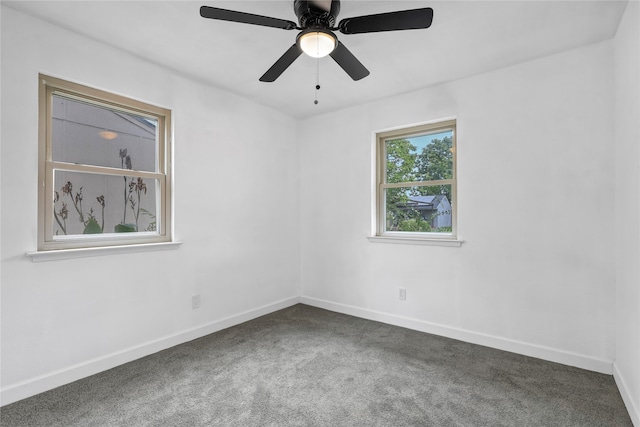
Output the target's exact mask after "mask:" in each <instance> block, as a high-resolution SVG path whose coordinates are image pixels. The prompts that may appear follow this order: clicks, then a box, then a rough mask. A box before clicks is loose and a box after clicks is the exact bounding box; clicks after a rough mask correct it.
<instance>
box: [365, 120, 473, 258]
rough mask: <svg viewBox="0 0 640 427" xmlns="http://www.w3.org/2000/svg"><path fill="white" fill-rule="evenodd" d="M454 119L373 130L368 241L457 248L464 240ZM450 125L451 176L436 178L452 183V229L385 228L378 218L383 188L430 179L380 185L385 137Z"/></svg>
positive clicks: (382, 176)
mask: <svg viewBox="0 0 640 427" xmlns="http://www.w3.org/2000/svg"><path fill="white" fill-rule="evenodd" d="M456 126H457V120H456V117H445V118H442V119H437V120H431V121H427V122H422V123H416V124H412V125H407V126H398V127H394V128H388V129H382V130H378V131H374V132H373V133H372V156H371V157H372V180H371V181H372V198H371V199H372V206H371V235H370V236H369V237H368V240H369V241H370V242H372V243H392V244H410V245H426V246H448V247H460V246H462V244H463V243H464V240H462V239H460V237H459V236H458V212H457V206H458V197H457V127H456ZM451 127H453V138H454V140H453V147H454V151H453V179H450V180H440V181H436V182H437V183H438V184H441V183H443V182H444V181H446V182H447V183H450V184H451V191H452V194H453V195H454V197H453V199H454V201H455V203H452V227H451V228H452V232H451V233H410V232H391V231H385V230H384V224H383V222H382V221H381V218H383V217H384V215H383V213H384V206H383V200H384V188H387V187H394V186H398V187H405V186H407V185H409V186H411V185H412V184H418V185H421V186H424V185H428V184H430V183H432V181H419V182H416V183H412V182H407V183H397V184H386V185H385V186H383V185H382V183H383V179H384V174H385V173H386V172H385V171H386V163H385V159H384V156H383V153H384V149H383V147H384V140H385V139H388V138H389V137H390V136H392V137H394V138H395V137H398V138H400V137H406V136H411V135H415V134H419V133H422V132H430V131H437V130H438V129H449V128H451Z"/></svg>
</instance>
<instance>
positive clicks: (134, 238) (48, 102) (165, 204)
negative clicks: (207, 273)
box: [38, 74, 172, 251]
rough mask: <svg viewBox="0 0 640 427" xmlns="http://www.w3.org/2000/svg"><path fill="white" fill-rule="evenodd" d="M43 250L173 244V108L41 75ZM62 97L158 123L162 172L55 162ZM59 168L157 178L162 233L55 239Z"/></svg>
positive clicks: (40, 242)
mask: <svg viewBox="0 0 640 427" xmlns="http://www.w3.org/2000/svg"><path fill="white" fill-rule="evenodd" d="M38 86H39V91H38V141H39V144H38V184H39V185H38V251H56V250H68V249H76V250H77V249H89V248H91V249H96V248H104V247H113V246H131V245H145V244H157V243H167V242H171V241H172V215H171V214H172V176H171V175H172V174H171V171H172V159H171V153H172V150H171V145H172V144H171V142H172V119H171V110H169V109H166V108H162V107H158V106H155V105H151V104H148V103H145V102H142V101H138V100H134V99H131V98H128V97H125V96H122V95H117V94H114V93H111V92H107V91H104V90H100V89H96V88H93V87H89V86H85V85H82V84H78V83H73V82H70V81H67V80H63V79H60V78H56V77H51V76H47V75H44V74H39V75H38ZM54 95H60V96H62V97H65V98H68V99H72V100H77V101H81V102H86V103H89V104H93V105H97V106H100V107H106V108H109V109H113V110H116V111H121V112H123V113H127V114H135V115H138V116H142V117H148V118H152V119H154V120H157V123H158V124H157V127H156V150H157V162H158V165H157V171H156V172H149V171H140V170H131V169H126V170H124V169H117V168H112V167H105V166H94V165H86V164H78V163H68V162H62V161H54V160H53V143H52V141H53V139H52V135H53V111H52V110H53V97H54ZM55 170H64V171H66V172H76V173H97V174H100V175H108V176H126V177H134V178H137V177H140V178H145V179H154V180H155V179H157V180H158V183H159V191H158V193H157V197H158V199H159V200H158V201H157V202H156V203H157V206H158V209H157V212H156V222H157V230H156V232H154V233H151V232H148V233H147V232H135V233H106V234H105V235H100V234H92V235H72V236H73V237H71V236H69V238H65V239H54V228H55V227H54V224H53V222H54V218H53V210H54V192H55V189H54V179H55Z"/></svg>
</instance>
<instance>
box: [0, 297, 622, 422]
mask: <svg viewBox="0 0 640 427" xmlns="http://www.w3.org/2000/svg"><path fill="white" fill-rule="evenodd" d="M0 424H1V425H2V426H5V427H9V426H29V427H32V426H33V427H35V426H64V427H71V426H83V427H88V426H101V427H102V426H367V427H369V426H394V427H395V426H438V427H440V426H492V427H496V426H544V427H552V426H563V427H566V426H579V427H587V426H606V427H618V426H632V424H631V420H630V418H629V415H628V414H627V412H626V410H625V407H624V404H623V402H622V399H621V397H620V394H619V393H618V390H617V388H616V386H615V384H614V381H613V378H612V377H611V376H608V375H602V374H597V373H593V372H589V371H585V370H581V369H577V368H571V367H567V366H564V365H559V364H555V363H551V362H545V361H542V360H538V359H532V358H528V357H525V356H520V355H516V354H513V353H507V352H503V351H499V350H493V349H490V348H486V347H481V346H477V345H473V344H467V343H464V342H460V341H455V340H451V339H448V338H442V337H438V336H434V335H429V334H424V333H421V332H416V331H412V330H408V329H403V328H399V327H395V326H390V325H386V324H382V323H378V322H372V321H369V320H364V319H359V318H355V317H351V316H346V315H342V314H338V313H333V312H329V311H325V310H321V309H317V308H313V307H309V306H305V305H296V306H293V307H290V308H287V309H285V310H281V311H278V312H275V313H272V314H270V315H267V316H263V317H260V318H258V319H255V320H252V321H250V322H247V323H244V324H242V325H238V326H235V327H233V328H229V329H226V330H224V331H220V332H218V333H215V334H211V335H209V336H206V337H204V338H201V339H198V340H195V341H191V342H188V343H186V344H182V345H179V346H176V347H173V348H171V349H168V350H165V351H162V352H159V353H156V354H153V355H151V356H148V357H145V358H143V359H140V360H137V361H134V362H131V363H128V364H126V365H123V366H119V367H117V368H114V369H111V370H109V371H106V372H102V373H100V374H98V375H94V376H92V377H89V378H85V379H83V380H80V381H76V382H74V383H72V384H68V385H65V386H62V387H59V388H57V389H54V390H51V391H49V392H46V393H42V394H40V395H37V396H34V397H31V398H29V399H25V400H22V401H20V402H16V403H14V404H11V405H8V406H5V407H3V408H2V409H1V411H0Z"/></svg>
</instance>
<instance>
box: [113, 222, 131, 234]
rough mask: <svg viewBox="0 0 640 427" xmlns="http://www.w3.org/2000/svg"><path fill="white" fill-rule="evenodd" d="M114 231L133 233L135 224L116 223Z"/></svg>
mask: <svg viewBox="0 0 640 427" xmlns="http://www.w3.org/2000/svg"><path fill="white" fill-rule="evenodd" d="M113 231H115V232H116V233H133V232H135V231H136V225H135V224H118V225H116V226H115V227H114V228H113Z"/></svg>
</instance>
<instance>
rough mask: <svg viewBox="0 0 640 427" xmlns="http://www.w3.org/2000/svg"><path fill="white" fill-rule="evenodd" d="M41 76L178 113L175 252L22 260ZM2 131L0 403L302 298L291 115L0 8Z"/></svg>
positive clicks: (27, 240)
mask: <svg viewBox="0 0 640 427" xmlns="http://www.w3.org/2000/svg"><path fill="white" fill-rule="evenodd" d="M211 66H212V67H214V66H215V64H211ZM39 72H42V73H46V74H50V75H53V76H58V77H62V78H65V79H67V80H72V81H77V82H79V83H83V84H87V85H90V86H95V87H99V88H102V89H106V90H110V91H113V92H116V93H120V94H126V95H127V96H130V97H133V98H137V99H140V100H143V101H146V102H149V103H152V104H157V105H160V106H164V107H168V108H171V109H172V110H173V112H174V131H175V137H174V151H175V217H174V218H175V231H176V232H175V236H176V239H177V240H179V241H182V242H183V245H182V246H181V247H180V248H179V249H177V250H173V251H164V252H148V253H135V254H122V255H109V256H100V257H94V258H81V259H72V260H61V261H52V262H43V263H32V262H31V260H30V259H29V258H28V257H26V256H25V252H27V251H33V250H35V249H36V237H37V236H36V227H37V216H36V215H37V191H36V189H37V166H38V151H37V147H38V140H37V135H38V134H37V123H38V121H37V119H38V118H37V111H38V108H37V102H38V81H37V76H38V73H39ZM1 137H2V180H1V182H2V229H1V232H2V273H1V274H2V276H1V279H2V397H3V401H2V403H3V404H6V403H9V402H10V401H13V400H16V399H18V398H21V397H25V396H27V395H30V394H34V393H35V392H39V391H43V388H47V387H53V386H56V385H59V384H61V383H63V382H66V381H70V380H73V379H76V378H78V377H81V376H83V375H88V374H90V373H93V372H95V371H96V370H101V369H106V368H108V367H110V366H112V365H114V364H117V363H122V362H125V361H127V360H129V359H131V358H133V357H138V356H142V355H144V354H147V353H149V352H153V351H157V350H158V349H160V348H162V347H166V346H167V345H171V344H176V343H177V342H179V341H181V340H183V339H188V338H194V337H196V336H198V335H203V334H205V333H207V332H211V331H212V330H215V329H216V328H220V327H223V326H228V325H229V324H232V323H234V322H238V321H241V320H244V319H247V318H249V317H252V316H255V315H258V314H261V313H263V312H266V311H269V310H273V309H275V308H278V307H281V306H285V305H287V304H292V303H294V302H295V301H297V296H298V284H299V268H298V265H299V263H298V259H299V256H298V249H299V238H298V227H299V220H298V218H299V212H298V211H299V209H298V205H299V203H298V181H297V179H298V177H297V174H298V172H297V171H298V169H297V168H298V165H297V163H298V154H297V141H296V140H295V121H294V120H293V119H292V118H290V117H288V116H285V115H283V114H281V113H279V112H276V111H274V110H271V109H268V108H265V107H262V106H259V105H257V104H255V103H253V102H251V101H249V100H246V99H243V98H240V97H237V96H234V95H231V94H229V93H227V92H224V91H222V90H217V89H214V88H211V87H207V86H203V85H200V84H197V83H194V82H193V81H190V80H189V79H187V78H184V77H182V76H180V75H176V74H175V73H172V72H170V71H168V70H166V69H163V68H160V67H158V66H155V65H152V64H149V63H146V62H143V61H141V60H139V59H137V58H135V57H133V56H130V55H128V54H125V53H124V52H122V51H120V50H117V49H114V48H111V47H108V46H106V45H103V44H99V43H97V42H95V41H92V40H90V39H87V38H84V37H81V36H78V35H75V34H72V33H70V32H67V31H65V30H63V29H60V28H58V27H54V26H51V25H49V24H46V23H44V22H42V21H39V20H36V19H33V18H31V17H28V16H26V15H23V14H21V13H18V12H16V11H14V10H12V9H10V8H7V7H5V6H2V134H1ZM196 293H198V294H201V296H202V306H201V308H200V309H198V310H193V309H192V308H191V296H192V295H194V294H196Z"/></svg>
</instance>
